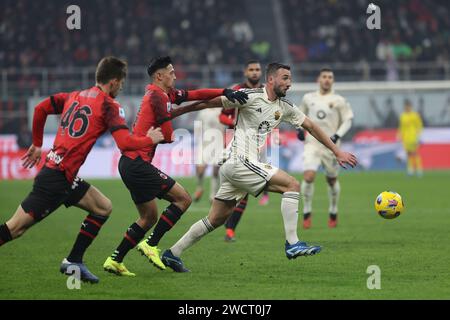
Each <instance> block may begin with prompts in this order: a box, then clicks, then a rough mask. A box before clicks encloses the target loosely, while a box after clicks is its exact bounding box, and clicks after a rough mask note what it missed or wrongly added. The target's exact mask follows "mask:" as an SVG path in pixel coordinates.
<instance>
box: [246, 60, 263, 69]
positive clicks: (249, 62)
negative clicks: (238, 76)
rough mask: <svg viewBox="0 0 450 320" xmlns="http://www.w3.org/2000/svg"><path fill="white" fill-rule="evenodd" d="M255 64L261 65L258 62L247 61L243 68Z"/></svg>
mask: <svg viewBox="0 0 450 320" xmlns="http://www.w3.org/2000/svg"><path fill="white" fill-rule="evenodd" d="M256 63H257V64H261V63H260V62H259V61H258V60H248V61H247V63H246V64H245V67H246V68H247V67H248V66H249V65H251V64H256Z"/></svg>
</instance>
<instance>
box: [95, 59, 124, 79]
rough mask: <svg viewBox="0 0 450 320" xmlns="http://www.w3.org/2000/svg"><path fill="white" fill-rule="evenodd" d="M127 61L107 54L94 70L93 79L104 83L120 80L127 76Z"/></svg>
mask: <svg viewBox="0 0 450 320" xmlns="http://www.w3.org/2000/svg"><path fill="white" fill-rule="evenodd" d="M127 69H128V67H127V62H126V61H125V60H122V59H119V58H116V57H113V56H109V57H104V58H103V59H102V60H100V62H99V63H98V65H97V69H96V70H95V81H96V82H97V83H101V84H105V83H108V82H109V81H110V80H113V79H118V80H122V79H123V78H125V77H126V76H127Z"/></svg>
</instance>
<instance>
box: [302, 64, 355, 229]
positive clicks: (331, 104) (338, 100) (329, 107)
mask: <svg viewBox="0 0 450 320" xmlns="http://www.w3.org/2000/svg"><path fill="white" fill-rule="evenodd" d="M317 82H318V84H319V90H317V91H314V92H310V93H307V94H305V96H304V97H303V100H302V103H301V104H300V110H301V111H302V112H303V113H304V114H306V116H308V117H309V118H310V119H311V120H313V121H314V122H315V123H316V124H317V125H318V126H319V127H320V128H321V129H322V130H323V131H324V132H325V133H326V134H328V136H329V137H331V140H332V141H333V142H334V143H335V144H336V145H338V146H339V145H340V140H341V138H342V137H343V136H344V135H345V134H346V133H347V132H348V131H349V130H350V128H351V126H352V119H353V111H352V109H351V107H350V104H349V103H348V102H347V101H346V100H345V98H343V97H342V96H340V95H338V94H336V93H335V92H334V90H333V84H334V74H333V71H332V70H331V69H328V68H323V69H322V70H320V72H319V76H318V79H317ZM299 138H300V140H304V141H305V149H304V153H303V162H304V163H303V167H304V171H303V181H302V186H301V187H302V192H303V197H304V204H303V228H304V229H309V228H311V219H312V218H311V214H312V201H313V196H314V179H315V177H316V172H317V170H318V169H319V167H320V166H321V165H322V166H323V168H324V169H325V176H326V180H327V183H328V198H329V202H330V206H329V210H328V212H329V219H328V226H329V227H330V228H335V227H336V226H337V217H338V201H339V195H340V193H341V185H340V183H339V181H338V179H337V176H338V172H339V164H338V163H337V162H336V159H335V157H334V155H333V153H332V152H331V150H329V149H327V148H326V147H325V146H324V145H323V144H321V143H320V142H319V141H317V140H316V139H315V138H314V137H312V136H311V135H307V136H306V137H305V136H304V133H303V131H299Z"/></svg>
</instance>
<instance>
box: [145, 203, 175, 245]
mask: <svg viewBox="0 0 450 320" xmlns="http://www.w3.org/2000/svg"><path fill="white" fill-rule="evenodd" d="M182 214H183V211H181V209H180V208H178V207H177V206H176V205H174V204H173V203H171V204H170V206H168V207H167V208H166V210H164V212H163V213H162V214H161V216H160V217H159V220H158V223H157V224H156V226H155V229H154V230H153V233H152V234H151V235H150V237H148V240H147V244H148V245H149V246H152V247H155V246H157V245H158V243H159V241H160V240H161V238H162V237H163V236H164V234H165V233H166V232H167V231H169V230H170V229H172V227H173V226H174V225H175V223H177V221H178V220H179V219H180V218H181V216H182Z"/></svg>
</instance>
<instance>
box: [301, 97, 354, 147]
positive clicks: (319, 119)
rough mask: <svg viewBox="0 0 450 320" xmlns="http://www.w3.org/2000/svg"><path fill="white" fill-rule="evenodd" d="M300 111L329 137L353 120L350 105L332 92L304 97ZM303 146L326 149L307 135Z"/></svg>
mask: <svg viewBox="0 0 450 320" xmlns="http://www.w3.org/2000/svg"><path fill="white" fill-rule="evenodd" d="M300 110H301V111H302V112H303V113H305V114H306V115H307V116H308V118H310V119H311V120H312V121H313V122H314V123H316V124H317V125H318V126H319V127H320V128H321V129H322V130H323V131H324V132H325V133H326V134H327V135H328V136H329V137H331V136H333V135H334V134H335V133H336V131H337V130H338V129H339V127H340V126H341V124H342V123H343V122H345V121H347V120H351V119H352V118H353V111H352V109H351V107H350V104H349V103H348V102H347V101H346V100H345V98H344V97H342V96H340V95H338V94H336V93H334V91H332V92H330V93H328V94H325V95H322V94H320V92H319V91H314V92H310V93H307V94H305V95H304V97H303V100H302V102H301V104H300ZM305 144H317V145H320V146H322V147H323V148H326V147H325V146H324V145H322V144H321V143H320V142H319V141H318V140H317V139H316V138H314V137H313V136H312V135H310V134H308V135H306V137H305Z"/></svg>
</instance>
